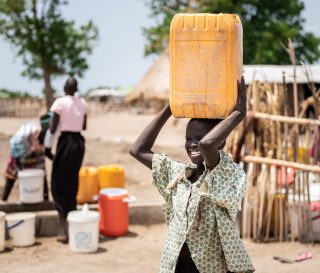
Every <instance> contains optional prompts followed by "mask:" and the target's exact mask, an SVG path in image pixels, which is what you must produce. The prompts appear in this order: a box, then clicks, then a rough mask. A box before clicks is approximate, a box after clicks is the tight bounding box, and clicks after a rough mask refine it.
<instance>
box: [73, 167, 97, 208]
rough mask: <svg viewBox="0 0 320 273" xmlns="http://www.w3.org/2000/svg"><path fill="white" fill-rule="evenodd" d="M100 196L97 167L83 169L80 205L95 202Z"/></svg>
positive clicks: (80, 181) (79, 190) (81, 171)
mask: <svg viewBox="0 0 320 273" xmlns="http://www.w3.org/2000/svg"><path fill="white" fill-rule="evenodd" d="M98 194H99V177H98V169H97V168H95V167H82V168H81V169H80V172H79V187H78V194H77V201H78V203H80V204H84V203H90V202H93V201H94V197H95V196H97V195H98Z"/></svg>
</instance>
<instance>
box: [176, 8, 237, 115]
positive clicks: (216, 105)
mask: <svg viewBox="0 0 320 273" xmlns="http://www.w3.org/2000/svg"><path fill="white" fill-rule="evenodd" d="M242 36H243V35H242V24H241V20H240V18H239V16H238V15H235V14H206V13H203V14H202V13H198V14H176V15H175V16H174V18H173V20H172V22H171V26H170V108H171V111H172V114H173V115H174V116H175V117H186V118H219V119H223V118H226V117H227V116H228V114H229V113H230V112H231V111H232V110H233V108H234V106H235V103H236V101H237V94H238V91H237V80H240V79H241V75H242Z"/></svg>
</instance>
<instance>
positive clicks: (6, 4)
mask: <svg viewBox="0 0 320 273" xmlns="http://www.w3.org/2000/svg"><path fill="white" fill-rule="evenodd" d="M66 4H67V1H61V0H0V36H2V38H4V39H5V40H6V41H8V42H9V43H10V44H11V45H13V47H14V48H15V49H16V50H17V55H18V56H20V57H22V59H23V63H24V65H25V67H26V68H25V70H24V71H23V75H24V76H27V77H29V78H31V79H43V80H44V86H45V88H44V90H45V95H46V100H47V107H48V108H49V107H50V105H51V103H52V102H53V89H52V86H51V78H52V77H54V76H60V75H65V74H70V75H76V76H80V77H81V76H82V74H83V73H84V71H85V70H86V69H87V68H88V63H87V57H88V55H89V54H90V53H91V52H92V49H93V46H94V44H95V41H96V39H97V35H98V30H97V28H96V27H95V25H94V24H93V23H92V22H91V21H89V22H88V23H87V24H85V25H82V26H80V27H79V28H78V29H77V28H76V27H75V24H74V22H73V21H68V20H65V19H64V18H63V17H62V14H61V7H62V6H63V5H66Z"/></svg>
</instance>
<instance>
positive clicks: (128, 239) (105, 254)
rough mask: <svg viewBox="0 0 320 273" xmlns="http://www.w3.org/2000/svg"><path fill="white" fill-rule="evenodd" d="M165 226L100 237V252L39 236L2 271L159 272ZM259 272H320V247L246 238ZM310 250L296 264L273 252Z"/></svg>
mask: <svg viewBox="0 0 320 273" xmlns="http://www.w3.org/2000/svg"><path fill="white" fill-rule="evenodd" d="M165 234H166V227H165V225H152V226H131V227H130V232H129V234H128V235H127V236H125V237H120V238H117V239H109V238H101V239H100V245H99V249H98V251H97V253H93V254H80V253H73V252H71V251H69V249H68V247H67V246H65V245H61V244H58V243H57V242H56V241H55V238H41V239H38V240H37V241H38V242H37V244H36V245H35V246H31V247H28V248H14V249H11V250H10V249H9V250H8V251H7V252H5V253H0V264H1V269H0V272H1V273H45V272H54V273H71V272H74V273H87V272H95V273H156V272H158V269H159V262H160V257H161V251H162V246H163V242H164V239H165ZM245 244H246V247H247V249H248V252H249V254H250V256H251V257H252V260H253V263H254V266H255V268H256V273H318V272H319V266H320V247H319V246H312V245H302V244H299V243H281V244H280V243H270V244H254V243H252V242H249V241H246V242H245ZM301 251H310V252H311V253H312V254H313V259H311V260H307V261H304V262H300V263H294V264H282V263H280V262H278V261H276V260H273V259H272V257H273V256H274V255H281V256H285V257H288V258H294V257H295V256H296V255H297V253H299V252H301Z"/></svg>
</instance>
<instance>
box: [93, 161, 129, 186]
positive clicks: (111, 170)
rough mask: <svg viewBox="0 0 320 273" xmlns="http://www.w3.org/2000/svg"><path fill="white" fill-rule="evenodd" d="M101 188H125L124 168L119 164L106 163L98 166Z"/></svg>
mask: <svg viewBox="0 0 320 273" xmlns="http://www.w3.org/2000/svg"><path fill="white" fill-rule="evenodd" d="M98 172H99V185H100V189H104V188H124V187H125V185H124V184H125V173H124V168H123V167H122V166H118V165H105V166H100V167H99V168H98Z"/></svg>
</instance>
